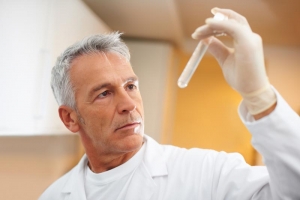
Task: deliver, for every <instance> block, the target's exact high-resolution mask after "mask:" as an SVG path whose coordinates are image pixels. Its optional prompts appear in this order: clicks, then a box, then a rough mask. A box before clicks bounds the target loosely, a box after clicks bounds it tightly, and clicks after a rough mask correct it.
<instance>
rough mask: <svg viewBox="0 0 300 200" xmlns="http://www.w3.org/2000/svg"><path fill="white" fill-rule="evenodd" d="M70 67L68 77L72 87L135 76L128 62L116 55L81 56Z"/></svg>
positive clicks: (96, 54) (94, 54) (95, 54)
mask: <svg viewBox="0 0 300 200" xmlns="http://www.w3.org/2000/svg"><path fill="white" fill-rule="evenodd" d="M71 65H72V67H71V69H70V77H71V81H72V84H73V85H74V84H75V85H77V84H80V85H83V84H85V83H90V82H95V81H96V82H99V81H113V80H115V79H126V78H127V77H128V76H133V75H134V76H135V74H134V72H133V70H132V67H131V65H130V63H129V61H127V60H126V59H125V57H123V56H121V55H119V54H117V53H93V54H90V55H81V56H79V57H78V58H76V59H74V60H73V62H72V64H71ZM75 85H74V86H75Z"/></svg>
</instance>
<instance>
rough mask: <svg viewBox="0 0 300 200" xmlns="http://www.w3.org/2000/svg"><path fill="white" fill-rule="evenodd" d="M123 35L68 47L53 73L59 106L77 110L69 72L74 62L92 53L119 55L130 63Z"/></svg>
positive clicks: (52, 85)
mask: <svg viewBox="0 0 300 200" xmlns="http://www.w3.org/2000/svg"><path fill="white" fill-rule="evenodd" d="M121 35H122V33H119V32H113V33H110V34H103V35H93V36H90V37H87V38H84V39H83V40H82V41H79V42H77V43H75V44H73V45H72V46H70V47H68V48H67V49H66V50H65V51H64V52H63V53H62V54H61V55H60V56H59V57H58V58H57V61H56V64H55V66H54V67H53V69H52V73H51V88H52V91H53V94H54V96H55V99H56V101H57V103H58V105H59V106H61V105H66V106H69V107H71V108H73V109H76V101H75V94H74V90H73V86H72V83H71V80H70V73H69V70H70V68H71V64H72V61H73V60H74V59H75V58H77V57H79V56H81V55H88V54H92V53H99V52H100V53H107V52H113V53H118V54H120V55H122V56H124V57H125V59H126V60H127V61H130V53H129V49H128V47H127V46H126V44H125V43H124V42H123V41H122V40H121V38H120V36H121Z"/></svg>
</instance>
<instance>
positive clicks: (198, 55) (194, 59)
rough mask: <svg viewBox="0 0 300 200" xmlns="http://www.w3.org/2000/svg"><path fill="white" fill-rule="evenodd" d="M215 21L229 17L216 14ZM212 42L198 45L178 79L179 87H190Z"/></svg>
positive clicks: (201, 42)
mask: <svg viewBox="0 0 300 200" xmlns="http://www.w3.org/2000/svg"><path fill="white" fill-rule="evenodd" d="M214 19H218V20H225V19H227V16H225V15H223V14H221V13H216V14H215V16H214ZM210 41H211V40H209V41H208V43H207V44H205V43H204V42H203V41H202V40H201V41H200V42H199V43H198V45H197V47H196V49H195V50H194V52H193V54H192V56H191V58H190V60H189V61H188V63H187V64H186V66H185V68H184V70H183V71H182V73H181V75H180V77H179V79H178V82H177V84H178V87H180V88H185V87H186V86H187V85H188V83H189V81H190V80H191V78H192V76H193V74H194V72H195V71H196V69H197V67H198V65H199V63H200V61H201V59H202V58H203V56H204V54H205V52H206V50H207V48H208V45H209V43H210Z"/></svg>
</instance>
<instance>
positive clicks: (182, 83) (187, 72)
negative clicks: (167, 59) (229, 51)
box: [177, 41, 209, 88]
mask: <svg viewBox="0 0 300 200" xmlns="http://www.w3.org/2000/svg"><path fill="white" fill-rule="evenodd" d="M208 45H209V44H204V43H203V42H202V41H200V42H199V43H198V45H197V47H196V49H195V51H194V52H193V55H192V56H191V58H190V60H189V62H188V63H187V64H186V67H185V68H184V70H183V72H182V73H181V75H180V77H179V79H178V82H177V84H178V86H179V87H180V88H185V87H186V86H187V85H188V83H189V81H190V79H191V78H192V76H193V74H194V72H195V71H196V69H197V67H198V65H199V63H200V61H201V59H202V57H203V56H204V54H205V52H206V50H207V48H208Z"/></svg>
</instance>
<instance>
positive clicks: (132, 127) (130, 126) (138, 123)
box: [115, 122, 141, 131]
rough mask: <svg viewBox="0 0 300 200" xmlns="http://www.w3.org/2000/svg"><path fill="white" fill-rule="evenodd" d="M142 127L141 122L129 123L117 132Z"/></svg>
mask: <svg viewBox="0 0 300 200" xmlns="http://www.w3.org/2000/svg"><path fill="white" fill-rule="evenodd" d="M140 125H141V122H131V123H127V124H124V125H121V126H120V127H118V128H117V129H116V130H115V131H118V130H129V129H134V128H136V127H138V126H140Z"/></svg>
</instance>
